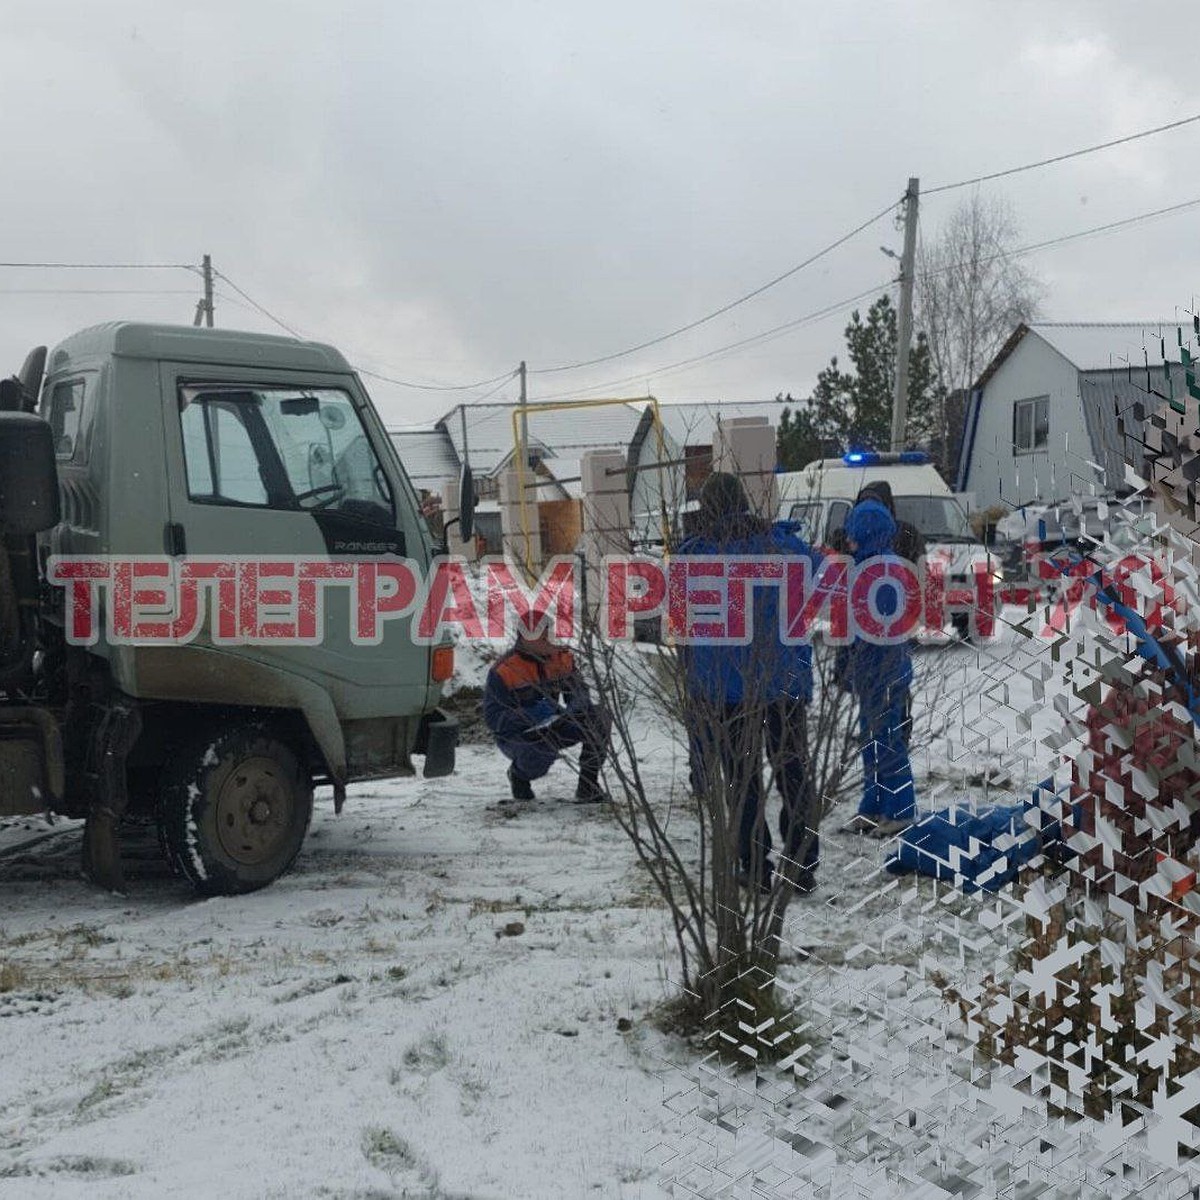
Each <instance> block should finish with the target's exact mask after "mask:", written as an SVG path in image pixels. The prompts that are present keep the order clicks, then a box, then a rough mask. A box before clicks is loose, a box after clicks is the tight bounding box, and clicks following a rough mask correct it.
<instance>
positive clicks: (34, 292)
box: [0, 288, 193, 296]
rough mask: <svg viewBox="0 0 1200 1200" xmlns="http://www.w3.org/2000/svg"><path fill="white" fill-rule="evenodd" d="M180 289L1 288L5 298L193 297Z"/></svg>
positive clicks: (0, 292)
mask: <svg viewBox="0 0 1200 1200" xmlns="http://www.w3.org/2000/svg"><path fill="white" fill-rule="evenodd" d="M192 294H193V293H192V292H190V291H184V290H182V289H179V288H171V289H167V288H0V295H5V296H191V295H192Z"/></svg>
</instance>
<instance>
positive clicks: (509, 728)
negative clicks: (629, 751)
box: [483, 613, 612, 804]
mask: <svg viewBox="0 0 1200 1200" xmlns="http://www.w3.org/2000/svg"><path fill="white" fill-rule="evenodd" d="M540 616H541V614H537V613H535V614H534V619H535V620H537V619H538V618H539V617H540ZM534 628H539V626H537V625H535V626H534ZM540 628H541V630H542V631H541V632H540V633H539V634H538V635H537V636H536V637H532V636H529V635H527V634H526V633H525V632H523V631H522V632H520V633H518V635H517V641H516V645H514V646H513V648H512V649H511V650H510V651H509V652H508V653H507V654H505V655H504V657H503V658H501V659H500V660H499V662H497V663H496V664H495V666H493V667H492V669H491V670H490V671H489V672H488V677H487V685H486V687H485V688H484V693H483V719H484V721H485V722H486V723H487V727H488V728H489V729H490V730H491V731H492V733H493V735H494V736H495V738H496V745H497V746H498V747H499V748H500V751H501V752H502V753H503V754H504V755H506V756H507V757H508V758H509V759H510V760H511V762H510V764H509V768H508V781H509V783H510V784H511V785H512V798H513V799H514V800H532V799H533V798H534V796H533V788H532V787H531V786H530V783H531V781H532V780H534V779H541V778H542V776H543V775H545V774H546V773H547V772H548V771H549V770H550V768H551V767H552V766H553V765H554V764H555V762H556V761H557V760H558V757H559V755H560V753H561V752H562V751H563V750H565V749H567V748H568V747H569V746H579V747H580V753H579V784H578V787H577V788H576V791H575V800H576V802H577V803H580V804H595V803H597V802H598V801H601V800H603V799H604V798H605V796H604V792H603V790H602V789H601V787H600V768H601V767H602V766H603V765H604V756H605V752H606V750H607V747H608V735H609V731H610V729H611V727H612V718H611V717H610V716H609V714H608V712H607V710H605V709H604V708H603V707H601V706H599V705H596V704H594V703H593V702H592V698H591V696H590V694H589V693H588V689H587V684H585V683H584V681H583V679H582V677H581V676H580V674H579V672H578V671H577V670H576V669H575V659H574V657H573V656H572V654H571V652H570V651H569V650H567V649H566V648H565V647H562V646H556V645H555V644H554V643H553V642H552V641H551V640H550V633H549V629H550V625H549V618H547V620H546V621H545V622H542V623H541V625H540Z"/></svg>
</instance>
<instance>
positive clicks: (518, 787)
mask: <svg viewBox="0 0 1200 1200" xmlns="http://www.w3.org/2000/svg"><path fill="white" fill-rule="evenodd" d="M508 782H509V785H510V786H511V788H512V798H513V799H514V800H532V799H533V788H532V786H531V785H530V783H529V780H528V779H523V778H522V777H521V776H520V775H518V774H517V773H516V771H515V770H514V769H513V768H512V767H509V768H508Z"/></svg>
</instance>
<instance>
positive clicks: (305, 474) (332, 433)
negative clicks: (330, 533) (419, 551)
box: [180, 386, 395, 526]
mask: <svg viewBox="0 0 1200 1200" xmlns="http://www.w3.org/2000/svg"><path fill="white" fill-rule="evenodd" d="M180 422H181V425H182V431H183V448H184V459H185V464H186V468H187V478H188V490H189V493H190V495H191V498H192V499H193V500H196V501H198V502H200V503H203V504H236V505H253V506H254V507H262V508H283V509H293V510H294V509H301V510H305V511H312V510H314V509H328V510H330V511H332V512H337V513H341V514H343V515H345V516H353V517H356V518H358V519H360V520H365V521H370V522H372V523H375V524H382V525H389V526H390V525H392V524H393V523H394V521H395V510H394V508H393V505H392V499H391V493H390V490H389V488H388V485H387V480H386V478H385V476H384V474H383V470H382V468H381V467H380V464H379V460H378V459H377V458H376V456H375V451H374V450H373V449H372V447H371V443H370V442H369V441H368V440H367V435H366V431H365V430H364V428H363V425H362V422H361V420H360V419H359V416H358V413H357V412H356V411H355V408H354V405H353V404H352V403H351V400H350V397H349V396H348V395H346V393H345V392H342V391H337V390H335V389H332V388H321V389H302V390H294V389H287V388H264V387H257V386H256V387H243V388H236V387H224V386H221V387H217V386H206V387H184V388H182V389H181V391H180Z"/></svg>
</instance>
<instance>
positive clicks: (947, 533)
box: [895, 496, 979, 542]
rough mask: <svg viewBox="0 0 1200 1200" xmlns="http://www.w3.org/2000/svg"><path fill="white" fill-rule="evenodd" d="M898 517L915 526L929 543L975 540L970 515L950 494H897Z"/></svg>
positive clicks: (976, 539)
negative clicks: (968, 518)
mask: <svg viewBox="0 0 1200 1200" xmlns="http://www.w3.org/2000/svg"><path fill="white" fill-rule="evenodd" d="M895 503H896V517H897V519H898V520H900V521H907V522H908V523H909V524H910V525H912V526H915V527H916V529H917V531H918V532H919V533H920V534H921V535H922V536H923V537H924V538H925V540H926V541H927V542H974V541H978V540H979V539H978V538H976V536H975V534H974V533H972V532H971V525H970V522H968V520H967V514H966V513H965V512H963V510H962V506H961V505H960V504H959V503H958V501H957V500H955V499H953V498H952V497H950V496H897V497H896V498H895Z"/></svg>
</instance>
